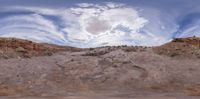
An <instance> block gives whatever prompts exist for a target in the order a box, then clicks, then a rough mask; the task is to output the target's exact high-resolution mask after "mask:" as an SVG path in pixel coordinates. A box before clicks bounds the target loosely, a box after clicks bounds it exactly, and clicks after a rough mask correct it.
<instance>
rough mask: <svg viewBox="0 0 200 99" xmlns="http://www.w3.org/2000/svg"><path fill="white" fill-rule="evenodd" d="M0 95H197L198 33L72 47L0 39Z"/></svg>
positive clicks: (30, 98)
mask: <svg viewBox="0 0 200 99" xmlns="http://www.w3.org/2000/svg"><path fill="white" fill-rule="evenodd" d="M0 68H1V69H0V96H1V97H0V99H13V98H14V99H151V98H152V99H155V98H157V99H179V98H180V99H193V98H194V99H199V98H200V97H198V96H200V38H195V37H193V38H185V39H175V40H174V41H172V42H170V43H168V44H165V45H163V46H159V47H141V46H134V47H130V46H115V47H101V48H90V49H78V48H73V47H63V46H56V45H50V44H38V43H34V42H30V41H26V40H19V39H13V38H12V39H5V38H2V39H0Z"/></svg>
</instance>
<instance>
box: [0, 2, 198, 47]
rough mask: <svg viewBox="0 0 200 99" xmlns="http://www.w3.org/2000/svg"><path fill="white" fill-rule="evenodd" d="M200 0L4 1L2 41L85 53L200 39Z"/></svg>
mask: <svg viewBox="0 0 200 99" xmlns="http://www.w3.org/2000/svg"><path fill="white" fill-rule="evenodd" d="M199 4H200V0H0V37H15V38H21V39H28V40H32V41H35V42H41V43H51V44H58V45H66V46H74V47H80V48H88V47H101V46H117V45H134V46H135V45H137V46H158V45H162V44H164V43H167V42H169V41H171V40H172V39H174V38H185V37H192V36H200V6H199Z"/></svg>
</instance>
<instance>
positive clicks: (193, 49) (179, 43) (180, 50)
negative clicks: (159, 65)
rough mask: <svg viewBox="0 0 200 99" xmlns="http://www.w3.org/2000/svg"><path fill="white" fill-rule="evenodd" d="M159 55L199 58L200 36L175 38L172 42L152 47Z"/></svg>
mask: <svg viewBox="0 0 200 99" xmlns="http://www.w3.org/2000/svg"><path fill="white" fill-rule="evenodd" d="M153 49H154V52H155V53H157V54H159V55H167V56H170V57H179V58H180V57H182V58H191V57H196V58H200V38H197V37H190V38H176V39H174V40H173V41H172V42H170V43H167V44H164V45H162V46H159V47H155V48H153Z"/></svg>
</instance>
